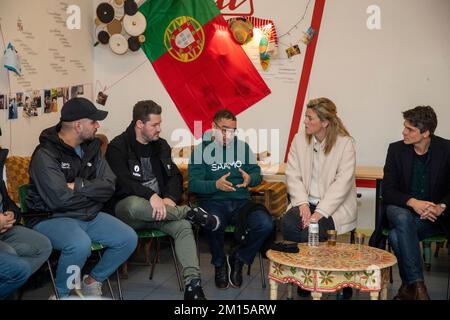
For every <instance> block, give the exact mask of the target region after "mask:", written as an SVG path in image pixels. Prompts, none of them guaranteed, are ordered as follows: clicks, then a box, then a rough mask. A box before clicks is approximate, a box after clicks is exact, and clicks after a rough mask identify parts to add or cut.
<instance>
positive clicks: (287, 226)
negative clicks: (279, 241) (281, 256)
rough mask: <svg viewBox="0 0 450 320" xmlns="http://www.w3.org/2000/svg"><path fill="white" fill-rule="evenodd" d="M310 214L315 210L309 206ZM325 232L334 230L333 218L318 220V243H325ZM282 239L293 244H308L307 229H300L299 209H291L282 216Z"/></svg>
mask: <svg viewBox="0 0 450 320" xmlns="http://www.w3.org/2000/svg"><path fill="white" fill-rule="evenodd" d="M309 207H310V210H311V213H313V212H314V210H315V209H316V207H315V206H313V205H310V206H309ZM327 230H334V222H333V218H331V217H329V218H325V217H324V218H322V219H320V220H319V241H327ZM283 239H284V240H288V241H294V242H308V228H302V219H301V217H300V209H299V207H292V208H291V209H289V210H288V212H286V214H285V215H284V216H283Z"/></svg>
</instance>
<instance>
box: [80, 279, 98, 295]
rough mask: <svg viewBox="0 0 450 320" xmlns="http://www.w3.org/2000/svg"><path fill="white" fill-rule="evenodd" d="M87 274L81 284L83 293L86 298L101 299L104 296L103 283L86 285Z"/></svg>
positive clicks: (95, 282)
mask: <svg viewBox="0 0 450 320" xmlns="http://www.w3.org/2000/svg"><path fill="white" fill-rule="evenodd" d="M87 277H88V275H87V274H85V275H84V276H83V281H82V282H81V293H82V294H83V296H85V297H101V296H102V283H101V282H97V281H94V282H92V283H91V284H87V283H86V278H87Z"/></svg>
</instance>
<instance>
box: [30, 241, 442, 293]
mask: <svg viewBox="0 0 450 320" xmlns="http://www.w3.org/2000/svg"><path fill="white" fill-rule="evenodd" d="M341 240H342V241H344V240H345V239H341ZM142 260H143V259H142V258H141V256H140V255H135V256H133V259H132V262H130V264H129V266H128V279H122V280H121V284H122V290H123V293H124V298H125V299H126V300H182V299H183V292H181V291H179V288H178V284H177V278H176V275H175V268H174V265H173V261H172V258H171V253H170V248H169V247H168V245H167V244H164V243H162V245H161V256H160V261H159V263H158V264H157V265H156V269H155V274H154V276H153V279H152V280H149V274H150V266H148V265H143V264H142ZM448 263H449V257H448V255H447V249H446V248H444V249H441V250H440V253H439V257H437V258H434V257H433V260H432V267H431V271H429V272H425V278H426V284H427V287H428V292H429V294H430V297H431V299H434V300H445V299H446V294H447V274H448ZM264 264H265V271H266V274H267V270H268V261H267V260H266V259H264ZM200 267H201V270H202V281H203V288H204V291H205V294H206V296H207V298H208V299H209V300H267V299H269V286H268V283H267V287H266V288H265V289H262V287H261V274H260V267H259V261H258V258H255V262H254V263H253V265H252V267H251V275H250V276H248V275H247V274H246V273H245V274H244V282H243V285H242V287H241V288H239V289H234V288H231V287H230V288H229V289H226V290H220V289H217V288H216V287H215V285H214V268H213V266H212V265H211V264H210V255H209V251H208V246H207V244H206V239H204V238H203V237H201V238H200ZM244 270H245V272H246V271H247V268H246V267H245V269H244ZM115 283H116V282H115V281H112V284H113V288H114V289H116V285H115ZM399 286H400V279H399V276H398V270H397V268H396V267H395V268H394V283H393V284H392V285H389V289H388V299H392V297H393V296H394V295H395V293H396V292H397V289H398V287H399ZM103 291H104V293H105V295H107V294H108V291H107V287H106V286H105V285H104V287H103ZM115 292H116V291H115ZM51 293H52V291H51V286H50V282H47V283H46V284H44V285H43V286H42V287H40V288H37V289H28V290H26V291H25V293H24V295H23V299H25V300H42V299H48V297H49V296H50V294H51ZM278 297H279V299H286V290H285V286H284V285H280V286H279V292H278ZM294 299H296V300H302V299H310V298H300V297H297V295H296V294H294ZM322 299H336V295H335V294H324V295H323V296H322ZM353 299H357V300H358V299H360V300H367V299H369V294H368V293H358V292H356V291H354V296H353Z"/></svg>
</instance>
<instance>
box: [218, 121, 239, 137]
mask: <svg viewBox="0 0 450 320" xmlns="http://www.w3.org/2000/svg"><path fill="white" fill-rule="evenodd" d="M214 124H215V125H216V127H217V128H218V129H219V130H220V131H221V132H222V134H230V135H235V134H236V131H237V129H236V128H224V127H223V126H222V127H221V126H219V125H218V124H217V122H214Z"/></svg>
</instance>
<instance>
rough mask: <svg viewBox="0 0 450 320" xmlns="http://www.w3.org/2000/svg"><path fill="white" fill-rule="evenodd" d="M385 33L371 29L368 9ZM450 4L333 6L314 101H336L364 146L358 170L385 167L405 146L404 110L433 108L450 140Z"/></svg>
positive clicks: (344, 1)
mask: <svg viewBox="0 0 450 320" xmlns="http://www.w3.org/2000/svg"><path fill="white" fill-rule="evenodd" d="M371 4H377V5H379V6H380V8H381V19H382V20H381V21H382V25H381V26H382V28H381V30H379V31H369V30H368V29H367V28H366V19H367V17H368V15H367V14H366V13H365V12H366V8H367V7H368V6H369V5H371ZM449 85H450V1H448V0H433V1H425V0H395V1H393V0H384V1H373V0H357V1H356V0H339V1H327V3H326V6H325V12H324V17H323V23H322V30H321V34H320V37H319V42H318V46H317V50H316V59H315V63H314V67H313V71H312V74H311V83H310V90H309V95H310V96H311V97H316V96H327V97H330V98H331V99H332V100H334V101H335V103H336V105H337V107H338V114H340V116H341V117H342V119H343V121H344V123H345V124H346V126H347V127H348V129H349V131H350V132H351V134H352V135H353V136H354V137H355V139H356V142H357V163H358V164H360V165H383V164H384V161H385V157H386V150H387V146H388V144H389V143H390V142H392V141H396V140H400V139H401V130H402V123H403V118H402V115H401V111H404V110H406V109H409V108H412V107H415V106H417V105H424V104H426V105H431V106H432V107H433V108H434V109H435V111H436V113H437V115H438V121H439V124H438V127H437V131H436V134H438V135H442V136H443V137H446V138H450V125H449V124H448V119H450V105H449V101H450V90H449Z"/></svg>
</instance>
